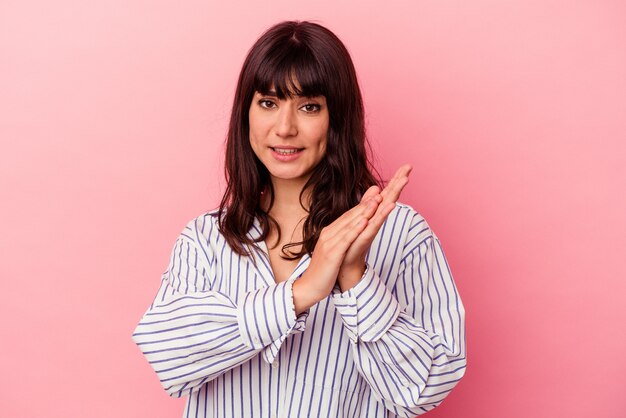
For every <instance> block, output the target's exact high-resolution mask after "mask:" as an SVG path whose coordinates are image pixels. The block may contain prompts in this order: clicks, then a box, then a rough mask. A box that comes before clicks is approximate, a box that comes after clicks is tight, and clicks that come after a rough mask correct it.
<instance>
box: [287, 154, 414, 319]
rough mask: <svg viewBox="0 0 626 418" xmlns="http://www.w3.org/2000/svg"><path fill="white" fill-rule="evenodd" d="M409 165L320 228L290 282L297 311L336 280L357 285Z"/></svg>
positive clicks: (345, 286)
mask: <svg viewBox="0 0 626 418" xmlns="http://www.w3.org/2000/svg"><path fill="white" fill-rule="evenodd" d="M411 169H412V167H411V166H410V165H408V164H405V165H403V166H401V167H400V168H399V169H398V170H397V171H396V173H395V174H394V176H393V178H392V179H391V180H390V181H389V183H388V184H387V186H386V187H385V188H384V189H383V190H382V191H381V190H380V188H379V187H378V186H372V187H370V188H369V189H367V191H366V192H365V193H364V194H363V197H362V198H361V201H360V202H359V204H357V205H356V206H354V207H353V208H352V209H350V210H348V211H347V212H345V213H344V214H343V215H341V216H340V217H339V218H337V219H336V220H335V221H334V222H333V223H331V224H330V225H328V226H326V227H325V228H323V229H322V230H321V232H320V236H319V238H318V240H317V244H316V245H315V249H314V251H313V255H312V256H311V262H310V264H309V267H308V268H307V270H306V271H305V272H304V273H303V274H302V276H301V277H300V278H299V279H298V280H296V281H295V282H294V284H293V299H294V306H295V309H296V314H300V313H301V312H303V311H305V310H307V309H308V308H310V307H311V306H313V305H314V304H316V303H317V302H319V301H320V300H322V299H324V298H325V297H327V296H328V295H329V294H330V292H331V291H332V289H333V287H334V286H335V284H338V285H339V287H340V289H341V290H342V291H346V290H348V289H350V288H352V287H353V286H354V285H356V284H357V283H358V282H359V280H360V279H361V277H362V275H363V273H364V271H365V256H366V255H367V251H368V250H369V248H370V245H371V244H372V241H373V240H374V237H375V236H376V234H377V233H378V231H379V230H380V227H381V226H382V224H383V223H384V222H385V219H387V216H389V214H390V213H391V211H392V210H393V208H394V207H395V205H396V202H397V201H398V198H399V197H400V193H401V192H402V189H404V186H406V184H407V183H408V181H409V173H410V172H411Z"/></svg>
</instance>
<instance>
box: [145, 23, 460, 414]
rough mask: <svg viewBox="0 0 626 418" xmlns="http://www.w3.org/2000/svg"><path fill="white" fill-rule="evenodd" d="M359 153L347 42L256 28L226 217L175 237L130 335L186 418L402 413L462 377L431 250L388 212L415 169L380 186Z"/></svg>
mask: <svg viewBox="0 0 626 418" xmlns="http://www.w3.org/2000/svg"><path fill="white" fill-rule="evenodd" d="M366 151H367V144H366V138H365V129H364V121H363V104H362V100H361V93H360V90H359V86H358V83H357V77H356V73H355V70H354V67H353V64H352V61H351V59H350V56H349V54H348V52H347V50H346V48H345V47H344V45H343V44H342V43H341V41H340V40H339V39H338V38H337V37H336V36H335V35H334V34H333V33H332V32H330V31H329V30H328V29H326V28H324V27H322V26H320V25H318V24H315V23H310V22H282V23H280V24H278V25H275V26H273V27H272V28H270V29H269V30H268V31H266V32H265V33H264V34H263V35H262V36H261V38H259V40H258V41H257V42H256V43H255V44H254V46H253V47H252V49H251V50H250V51H249V53H248V56H247V57H246V60H245V62H244V64H243V68H242V70H241V74H240V77H239V81H238V84H237V90H236V93H235V99H234V104H233V109H232V116H231V120H230V127H229V132H228V138H227V144H226V178H227V182H228V186H227V189H226V192H225V194H224V197H223V199H222V202H221V204H220V207H219V208H218V209H216V210H213V211H211V212H208V213H204V214H202V215H200V216H198V217H197V218H195V219H193V220H191V221H190V222H189V223H188V224H187V225H186V227H185V228H184V229H183V231H182V232H181V233H180V235H179V237H178V239H177V240H176V243H175V245H174V248H173V250H172V254H171V258H170V262H169V265H168V267H167V269H166V270H165V272H164V273H163V276H162V281H161V286H160V288H159V291H158V294H157V295H156V297H155V299H154V302H153V303H152V304H151V306H150V307H149V309H148V310H147V312H146V313H145V315H144V316H143V318H142V319H141V321H140V322H139V324H138V326H137V329H136V330H135V333H134V334H133V340H134V341H135V343H136V344H137V345H138V346H139V348H140V349H141V351H142V352H143V354H144V355H145V356H146V358H147V360H148V361H149V363H150V364H151V366H152V367H153V368H154V370H155V372H156V373H157V375H158V377H159V379H160V381H161V384H162V385H163V387H164V388H165V390H166V391H167V393H168V394H169V395H171V396H174V397H181V396H188V401H187V404H186V408H185V412H184V416H186V417H187V416H189V417H267V418H270V417H288V418H291V417H304V416H306V417H309V416H314V417H369V418H372V417H387V416H402V417H412V416H415V415H419V414H422V413H424V412H426V411H429V410H430V409H432V408H434V407H435V406H437V405H438V404H439V403H441V402H442V400H443V399H444V397H445V396H446V395H447V394H448V393H449V392H450V391H451V390H452V388H453V387H454V386H455V385H456V384H457V382H458V381H459V379H461V377H462V376H463V374H464V372H465V364H466V361H465V323H464V321H465V318H464V316H465V315H464V308H463V305H462V303H461V300H460V298H459V294H458V292H457V289H456V286H455V284H454V282H453V279H452V276H451V274H450V270H449V268H448V264H447V262H446V258H445V256H444V254H443V251H442V247H441V244H440V242H439V239H438V238H437V236H436V235H435V234H434V233H433V231H432V230H431V229H430V227H429V226H428V224H427V223H426V221H425V220H424V218H423V217H422V216H421V215H419V214H418V213H417V212H416V211H415V210H413V209H412V208H411V207H409V206H407V205H404V204H401V203H398V202H397V200H398V197H399V195H400V192H401V191H402V189H403V188H404V187H405V185H406V184H407V182H408V176H409V172H410V171H411V168H410V166H408V165H406V166H402V167H400V168H399V169H398V171H397V172H396V174H395V176H394V177H393V178H392V180H391V181H390V182H389V183H388V184H387V185H386V186H385V187H384V188H383V187H382V184H381V183H380V182H378V181H377V180H376V178H375V177H374V176H373V174H372V171H371V165H370V164H369V162H368V158H367V152H366ZM390 412H391V413H392V414H390ZM393 414H395V415H393Z"/></svg>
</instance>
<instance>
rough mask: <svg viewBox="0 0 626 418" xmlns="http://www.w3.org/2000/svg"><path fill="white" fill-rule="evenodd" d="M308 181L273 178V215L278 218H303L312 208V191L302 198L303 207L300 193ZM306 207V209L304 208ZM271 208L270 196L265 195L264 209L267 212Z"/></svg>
mask: <svg viewBox="0 0 626 418" xmlns="http://www.w3.org/2000/svg"><path fill="white" fill-rule="evenodd" d="M306 181H307V179H302V180H300V179H298V180H283V179H277V178H272V188H273V189H274V204H273V205H272V208H271V210H270V212H271V215H272V216H274V217H276V216H278V217H282V216H288V217H294V216H298V217H302V216H303V215H306V211H307V210H309V207H310V195H311V193H310V191H311V189H310V188H309V189H307V191H306V192H305V193H304V194H303V196H302V205H301V204H300V192H301V191H302V189H303V188H304V185H305V184H306ZM303 205H304V208H306V210H305V209H304V208H303V207H302V206H303ZM268 206H269V195H268V194H267V193H266V194H264V199H263V207H264V209H265V210H267V207H268Z"/></svg>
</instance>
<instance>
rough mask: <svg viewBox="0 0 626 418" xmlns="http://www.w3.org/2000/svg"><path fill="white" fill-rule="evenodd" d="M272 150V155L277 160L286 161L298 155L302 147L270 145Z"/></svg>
mask: <svg viewBox="0 0 626 418" xmlns="http://www.w3.org/2000/svg"><path fill="white" fill-rule="evenodd" d="M270 149H271V150H272V155H273V156H274V158H276V159H277V160H278V161H282V162H288V161H293V160H295V159H297V158H298V157H300V154H302V150H303V149H304V148H296V147H291V146H290V147H270Z"/></svg>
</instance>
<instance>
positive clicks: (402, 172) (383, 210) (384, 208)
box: [355, 164, 412, 246]
mask: <svg viewBox="0 0 626 418" xmlns="http://www.w3.org/2000/svg"><path fill="white" fill-rule="evenodd" d="M411 170H412V167H411V166H410V165H409V164H405V165H403V166H401V167H400V168H399V169H398V170H397V171H396V173H395V175H394V176H393V177H392V179H391V180H390V181H389V183H388V184H387V186H386V187H385V189H384V190H383V191H382V192H381V193H380V195H381V196H383V199H382V201H381V202H380V203H379V205H378V208H377V209H376V212H375V213H374V215H373V216H372V217H371V218H369V221H368V224H367V227H366V228H365V229H364V230H363V232H362V233H361V234H360V236H359V237H358V242H357V243H355V245H357V246H361V245H369V242H370V241H371V240H373V238H374V236H375V235H376V234H377V233H378V230H379V229H380V227H381V226H382V224H383V223H384V222H385V219H387V216H389V214H390V213H391V211H392V210H393V209H394V208H395V207H396V202H397V201H398V198H399V197H400V193H401V192H402V190H403V189H404V187H405V186H406V185H407V184H408V182H409V177H408V176H409V173H410V172H411Z"/></svg>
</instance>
